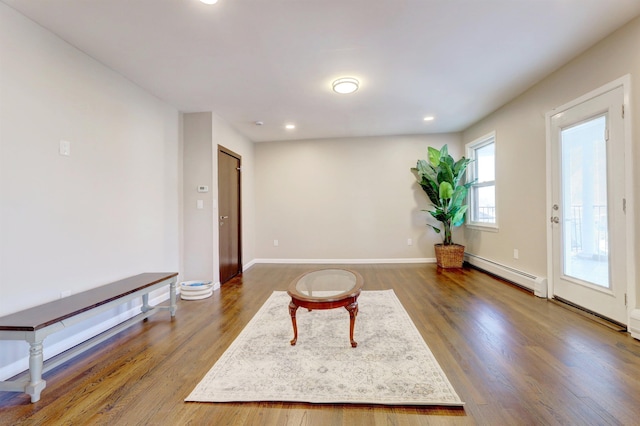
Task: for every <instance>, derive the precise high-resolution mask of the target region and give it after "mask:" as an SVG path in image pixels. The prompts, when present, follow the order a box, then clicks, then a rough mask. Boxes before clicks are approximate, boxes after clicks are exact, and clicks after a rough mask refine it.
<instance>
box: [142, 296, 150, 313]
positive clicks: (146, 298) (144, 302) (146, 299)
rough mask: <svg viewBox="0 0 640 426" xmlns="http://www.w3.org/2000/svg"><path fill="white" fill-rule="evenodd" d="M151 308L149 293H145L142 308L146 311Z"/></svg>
mask: <svg viewBox="0 0 640 426" xmlns="http://www.w3.org/2000/svg"><path fill="white" fill-rule="evenodd" d="M150 309H151V306H149V293H145V294H143V295H142V306H141V307H140V310H141V311H142V312H143V313H144V312H147V311H149V310H150Z"/></svg>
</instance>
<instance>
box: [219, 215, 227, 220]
mask: <svg viewBox="0 0 640 426" xmlns="http://www.w3.org/2000/svg"><path fill="white" fill-rule="evenodd" d="M223 219H229V216H220V220H223Z"/></svg>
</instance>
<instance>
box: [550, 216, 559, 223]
mask: <svg viewBox="0 0 640 426" xmlns="http://www.w3.org/2000/svg"><path fill="white" fill-rule="evenodd" d="M551 223H560V218H558V216H553V217H552V218H551Z"/></svg>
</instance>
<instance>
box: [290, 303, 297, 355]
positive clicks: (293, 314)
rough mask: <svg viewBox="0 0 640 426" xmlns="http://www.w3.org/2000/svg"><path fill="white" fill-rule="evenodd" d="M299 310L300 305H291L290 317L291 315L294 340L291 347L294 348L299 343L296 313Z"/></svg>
mask: <svg viewBox="0 0 640 426" xmlns="http://www.w3.org/2000/svg"><path fill="white" fill-rule="evenodd" d="M297 310H298V305H296V304H295V303H293V300H292V301H291V303H289V315H291V324H293V339H292V340H291V346H294V345H295V344H296V342H297V341H298V324H297V323H296V311H297Z"/></svg>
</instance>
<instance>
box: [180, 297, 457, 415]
mask: <svg viewBox="0 0 640 426" xmlns="http://www.w3.org/2000/svg"><path fill="white" fill-rule="evenodd" d="M289 301H290V298H289V296H288V295H287V293H286V292H284V291H276V292H274V293H273V294H272V295H271V296H270V297H269V299H268V300H267V301H266V302H265V304H264V305H263V306H262V307H261V308H260V310H259V311H258V313H257V314H256V315H255V316H254V317H253V319H252V320H251V321H250V322H249V324H248V325H247V326H246V327H245V329H244V330H243V331H242V333H240V335H239V336H238V337H237V338H236V340H235V341H234V342H233V343H232V344H231V346H229V348H228V349H227V350H226V352H225V353H224V354H223V355H222V356H221V357H220V359H219V360H218V362H216V363H215V365H214V366H213V368H211V370H209V372H208V373H207V375H206V376H205V377H204V378H203V379H202V381H201V382H200V383H199V384H198V385H197V386H196V388H195V389H194V390H193V392H191V394H190V395H189V396H188V397H187V398H186V401H198V402H231V401H290V402H309V403H362V404H388V405H446V406H462V405H463V404H464V403H463V402H462V401H461V400H460V397H459V396H458V395H457V394H456V392H455V390H454V389H453V386H451V383H449V380H448V379H447V377H446V376H445V374H444V372H443V371H442V369H441V368H440V365H439V364H438V362H437V361H436V360H435V358H434V357H433V354H432V353H431V350H430V349H429V347H428V346H427V344H426V343H425V342H424V340H423V339H422V336H421V335H420V333H419V332H418V330H417V329H416V327H415V325H414V324H413V322H412V321H411V319H410V318H409V315H408V314H407V311H405V309H404V307H403V306H402V304H401V303H400V301H399V300H398V298H397V297H396V295H395V293H394V292H393V290H384V291H363V292H362V294H361V295H360V297H359V300H358V302H359V313H358V316H357V319H356V324H355V334H354V339H355V340H356V341H357V342H358V346H357V347H356V348H352V347H351V345H350V344H349V313H348V312H347V310H346V309H343V308H339V309H329V310H315V311H310V312H309V311H307V310H306V309H304V308H300V309H298V312H297V315H296V316H297V321H298V342H297V344H296V345H295V346H291V345H290V344H289V340H290V339H291V338H292V336H293V329H292V325H291V318H290V317H289V310H288V305H289Z"/></svg>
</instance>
